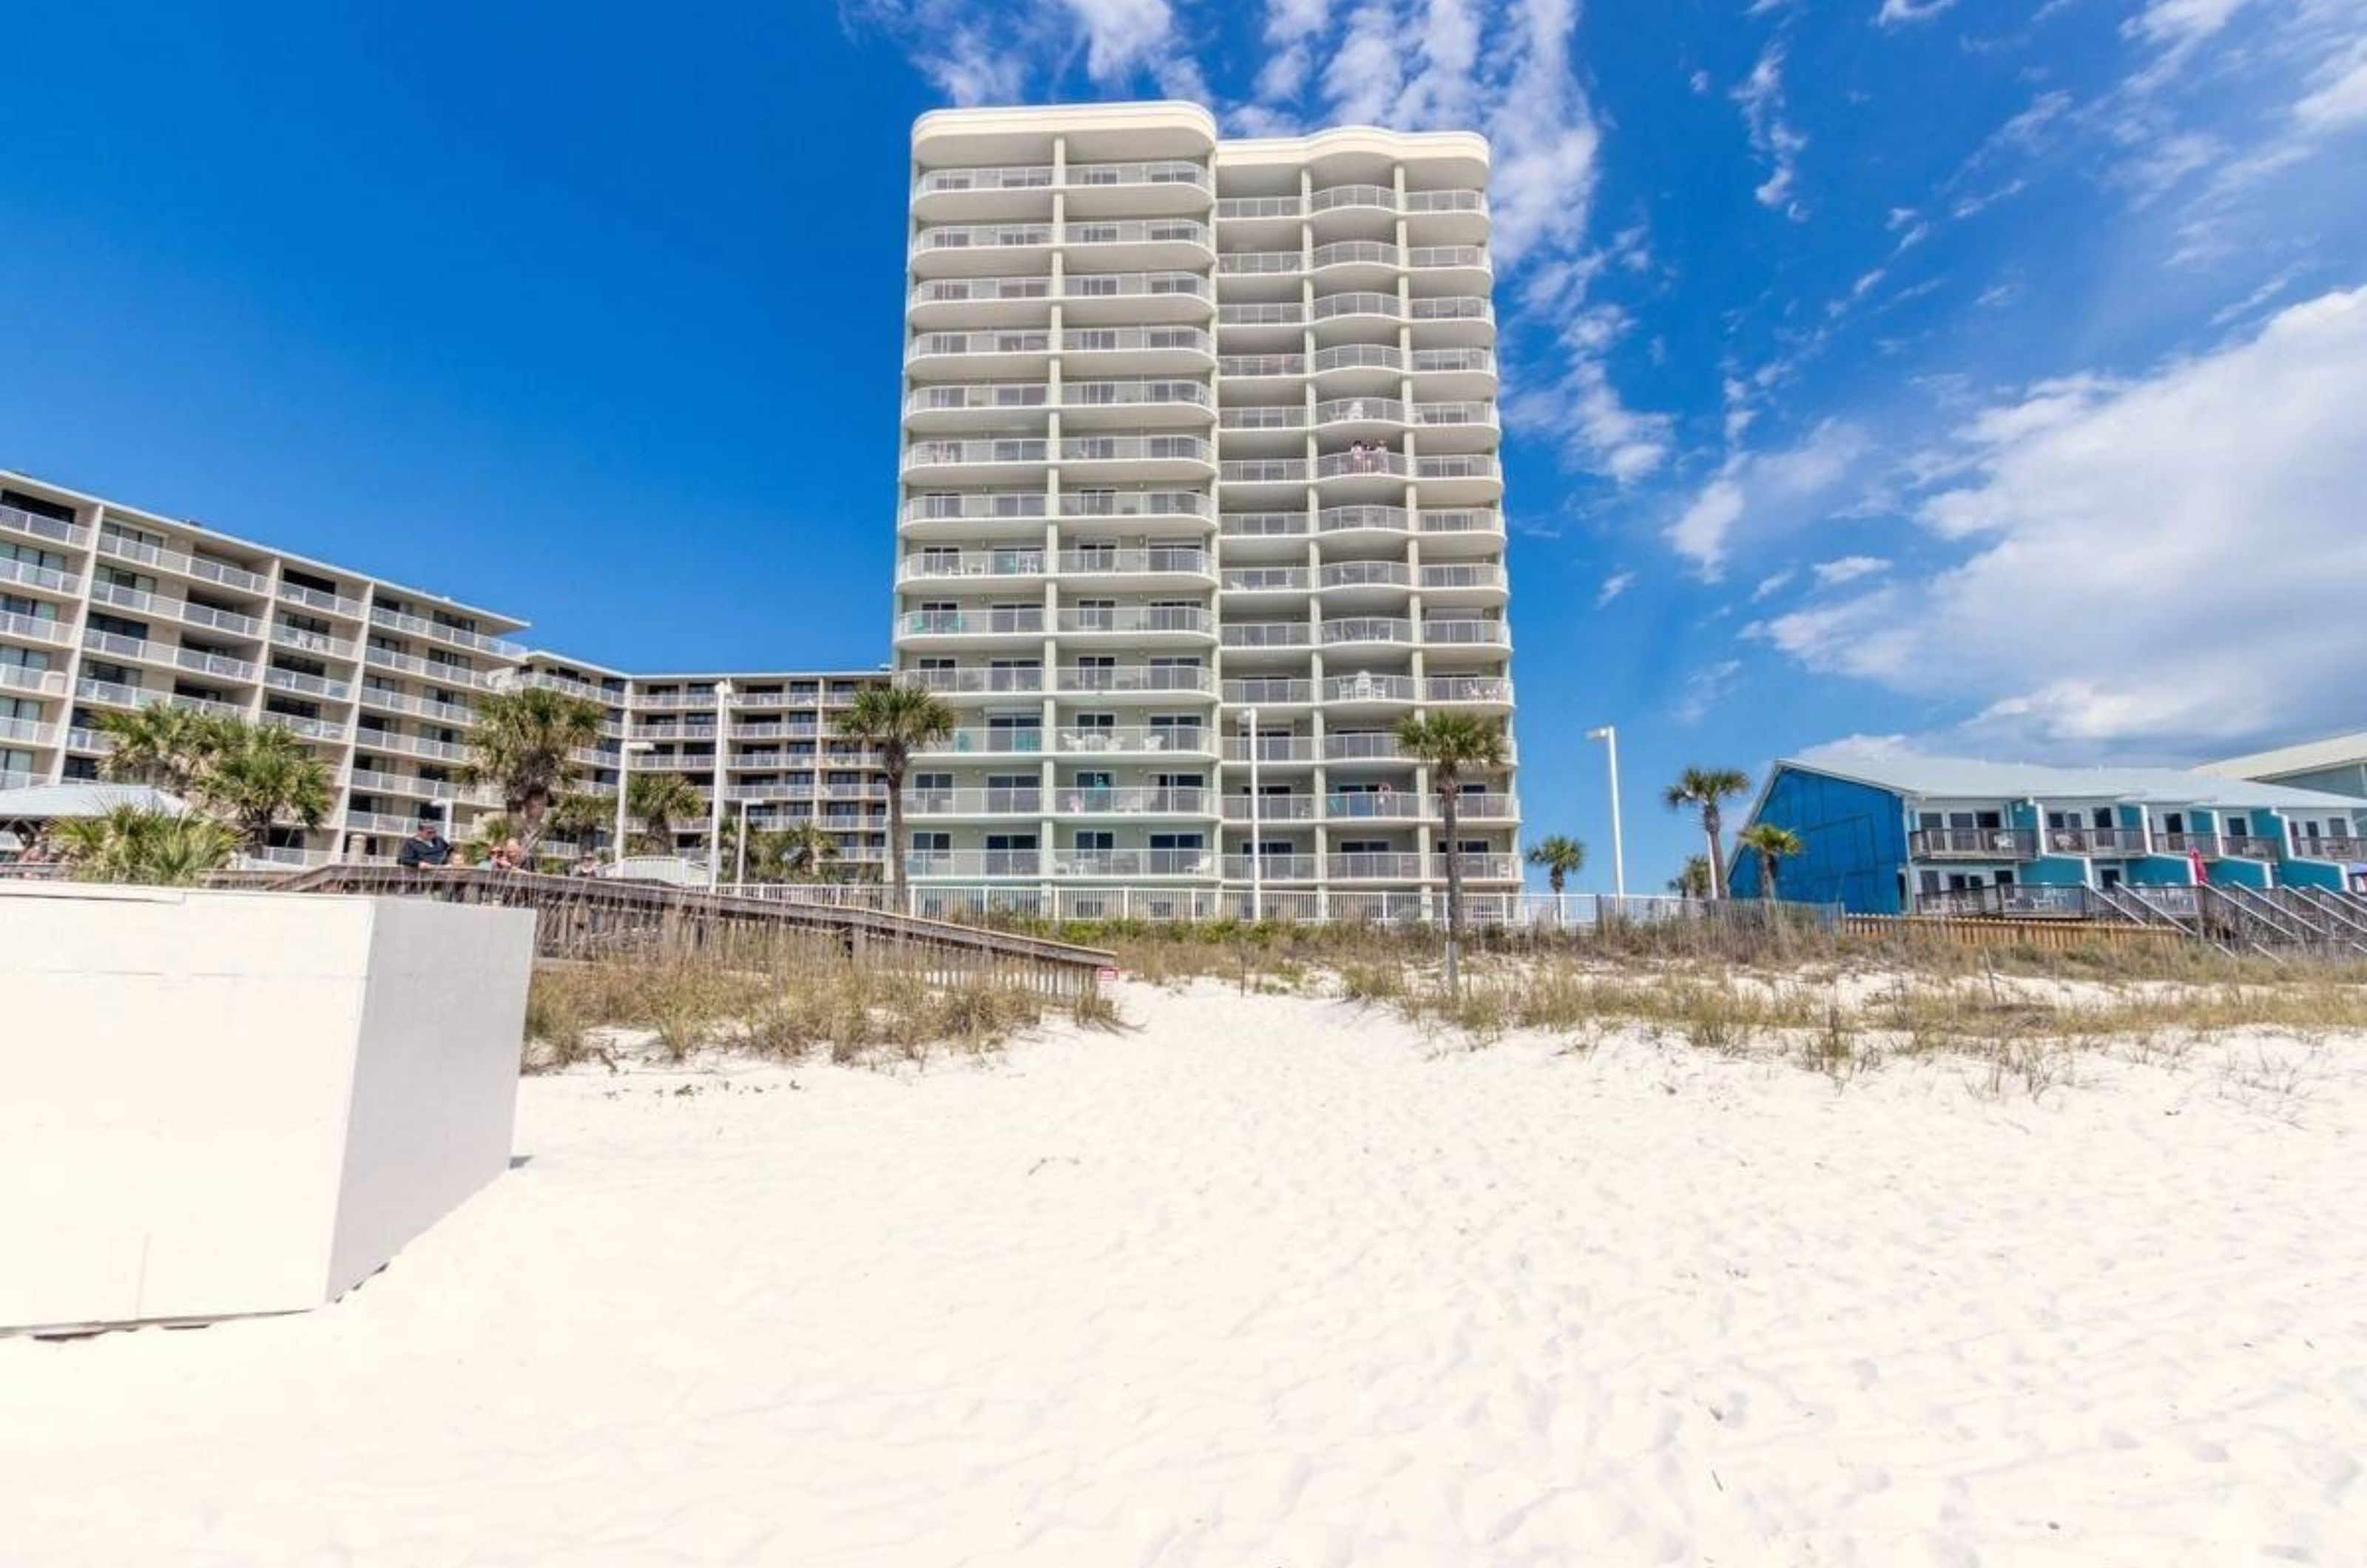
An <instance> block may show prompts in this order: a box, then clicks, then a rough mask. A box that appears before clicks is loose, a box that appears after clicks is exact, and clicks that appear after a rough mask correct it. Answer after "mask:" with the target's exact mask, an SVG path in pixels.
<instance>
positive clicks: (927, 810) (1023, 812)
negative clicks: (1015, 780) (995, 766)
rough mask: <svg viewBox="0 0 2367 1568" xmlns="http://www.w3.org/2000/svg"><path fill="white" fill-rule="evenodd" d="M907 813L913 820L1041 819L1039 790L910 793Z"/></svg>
mask: <svg viewBox="0 0 2367 1568" xmlns="http://www.w3.org/2000/svg"><path fill="white" fill-rule="evenodd" d="M904 809H905V811H906V812H907V813H909V814H910V815H912V816H914V817H1039V816H1041V815H1043V811H1044V792H1043V791H1042V790H1040V789H909V788H908V789H907V790H905V792H904Z"/></svg>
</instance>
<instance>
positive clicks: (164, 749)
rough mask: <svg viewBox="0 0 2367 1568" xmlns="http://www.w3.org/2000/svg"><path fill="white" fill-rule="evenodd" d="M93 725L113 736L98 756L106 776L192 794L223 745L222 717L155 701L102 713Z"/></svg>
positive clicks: (102, 733)
mask: <svg viewBox="0 0 2367 1568" xmlns="http://www.w3.org/2000/svg"><path fill="white" fill-rule="evenodd" d="M91 728H94V729H96V730H97V731H98V732H99V733H100V734H101V735H104V736H107V737H108V739H111V740H112V741H113V742H114V745H113V746H112V747H111V748H109V750H108V753H107V756H106V757H105V758H104V759H103V760H102V761H100V762H99V764H98V771H99V773H100V775H101V776H102V777H105V778H108V779H112V780H115V781H117V782H119V783H123V784H150V785H153V786H154V787H155V788H157V789H161V790H165V791H168V792H169V793H171V794H174V795H187V794H188V793H189V791H190V789H191V787H192V786H193V785H194V784H195V783H196V782H197V777H198V773H200V772H201V771H202V770H203V769H204V767H205V763H206V759H207V758H208V757H210V756H211V755H212V754H213V753H214V752H215V751H217V750H220V749H221V743H222V738H223V723H222V721H221V719H218V718H211V717H209V716H206V715H204V714H201V713H196V712H193V711H191V710H190V709H188V708H185V707H176V706H174V705H172V704H170V703H154V704H151V705H149V706H147V707H144V708H138V709H135V710H133V711H132V712H130V713H101V714H95V715H93V716H92V717H91Z"/></svg>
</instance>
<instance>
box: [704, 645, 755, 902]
mask: <svg viewBox="0 0 2367 1568" xmlns="http://www.w3.org/2000/svg"><path fill="white" fill-rule="evenodd" d="M734 695H735V693H734V692H733V690H732V687H731V682H729V681H718V682H715V783H714V787H713V788H712V789H710V790H709V791H708V808H707V890H708V892H709V893H712V892H714V891H715V890H716V888H718V887H719V886H722V883H723V792H724V789H725V787H726V786H725V784H724V779H725V777H726V776H727V775H726V774H725V773H724V758H725V757H726V755H727V754H728V753H729V752H730V742H731V699H732V697H733V696H734ZM745 826H746V824H745V823H744V822H743V823H742V827H743V828H744V827H745Z"/></svg>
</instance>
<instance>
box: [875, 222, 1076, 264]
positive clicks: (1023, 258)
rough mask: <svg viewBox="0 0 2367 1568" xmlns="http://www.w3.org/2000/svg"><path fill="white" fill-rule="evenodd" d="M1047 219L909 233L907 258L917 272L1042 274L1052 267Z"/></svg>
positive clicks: (945, 226)
mask: <svg viewBox="0 0 2367 1568" xmlns="http://www.w3.org/2000/svg"><path fill="white" fill-rule="evenodd" d="M1052 243H1053V234H1052V225H1051V224H1049V223H946V224H935V225H931V226H928V227H925V228H923V229H922V230H921V231H920V232H918V233H916V234H914V235H913V236H912V251H911V253H910V254H911V261H912V272H913V275H914V276H917V277H923V278H930V277H990V276H998V275H1000V276H1021V275H1025V274H1027V273H1036V272H1043V273H1048V272H1050V271H1051V267H1052Z"/></svg>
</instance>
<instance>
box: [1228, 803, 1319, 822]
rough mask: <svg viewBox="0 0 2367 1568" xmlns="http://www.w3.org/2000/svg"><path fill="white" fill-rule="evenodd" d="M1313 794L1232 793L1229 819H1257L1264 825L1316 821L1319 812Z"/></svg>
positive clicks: (1234, 820)
mask: <svg viewBox="0 0 2367 1568" xmlns="http://www.w3.org/2000/svg"><path fill="white" fill-rule="evenodd" d="M1316 805H1317V802H1316V799H1315V797H1314V796H1313V795H1227V796H1225V820H1226V821H1228V822H1244V823H1247V822H1254V823H1256V824H1257V825H1258V826H1260V827H1265V826H1268V825H1273V824H1281V823H1288V822H1312V821H1314V820H1316V819H1317V818H1318V816H1319V812H1318V811H1317V810H1316Z"/></svg>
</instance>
